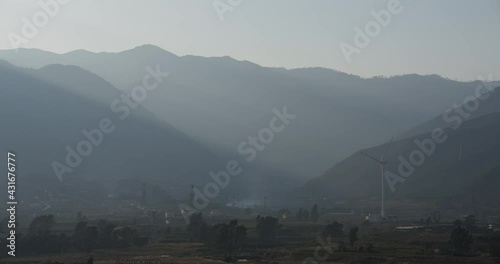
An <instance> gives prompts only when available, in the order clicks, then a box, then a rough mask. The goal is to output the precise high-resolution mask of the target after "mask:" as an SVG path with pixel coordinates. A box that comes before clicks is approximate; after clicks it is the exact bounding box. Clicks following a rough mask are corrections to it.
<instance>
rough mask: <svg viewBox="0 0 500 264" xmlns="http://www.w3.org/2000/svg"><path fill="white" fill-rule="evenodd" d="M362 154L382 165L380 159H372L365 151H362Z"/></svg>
mask: <svg viewBox="0 0 500 264" xmlns="http://www.w3.org/2000/svg"><path fill="white" fill-rule="evenodd" d="M360 153H361V154H363V155H365V156H367V157H368V158H370V159H372V160H374V161H376V162H377V163H380V161H379V160H378V159H376V158H374V157H372V156H370V155H368V154H366V153H364V152H363V151H360Z"/></svg>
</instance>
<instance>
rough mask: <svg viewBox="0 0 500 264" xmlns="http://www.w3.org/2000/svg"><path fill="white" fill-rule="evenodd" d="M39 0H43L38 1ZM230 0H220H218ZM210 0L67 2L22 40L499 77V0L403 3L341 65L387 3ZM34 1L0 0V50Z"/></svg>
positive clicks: (358, 69)
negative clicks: (347, 48)
mask: <svg viewBox="0 0 500 264" xmlns="http://www.w3.org/2000/svg"><path fill="white" fill-rule="evenodd" d="M42 1H43V2H46V1H50V0H42ZM228 1H235V0H220V2H222V3H228ZM213 2H214V1H213V0H140V1H139V0H137V1H124V0H72V1H70V2H69V3H68V4H67V5H65V6H62V7H61V10H60V11H59V12H58V13H57V14H56V15H55V16H54V17H51V18H50V19H49V20H48V23H47V25H46V26H45V27H44V28H40V29H39V32H38V33H37V34H36V35H35V36H34V37H32V38H29V39H28V43H27V45H25V46H26V47H32V48H39V49H43V50H49V51H54V52H58V53H62V52H67V51H71V50H75V49H86V50H91V51H121V50H126V49H130V48H133V47H135V46H138V45H142V44H154V45H157V46H160V47H162V48H164V49H166V50H168V51H170V52H173V53H175V54H177V55H187V54H193V55H201V56H231V57H233V58H236V59H239V60H249V61H252V62H255V63H258V64H260V65H263V66H278V67H286V68H300V67H312V66H320V67H327V68H332V69H336V70H340V71H344V72H348V73H353V74H357V75H361V76H374V75H397V74H404V73H419V74H431V73H436V74H440V75H443V76H446V77H449V78H452V79H459V80H470V79H477V78H478V77H479V76H487V75H489V74H493V78H494V79H500V50H499V47H500V1H495V0H468V1H466V0H441V1H437V0H436V1H434V0H418V1H411V0H401V6H402V8H403V10H402V11H401V13H399V14H396V15H392V19H391V22H390V23H389V24H388V25H387V26H386V27H382V28H381V30H380V34H379V35H377V36H374V37H372V38H371V43H370V44H369V45H368V46H367V47H365V48H363V49H360V53H359V54H354V55H352V57H351V58H352V62H351V63H348V62H347V61H346V59H345V57H344V55H343V54H342V52H341V50H340V48H339V44H340V43H342V42H345V43H348V44H350V45H353V44H354V43H353V42H354V41H353V40H354V36H355V31H354V28H355V27H359V28H361V29H364V27H365V24H366V23H368V22H370V21H374V18H373V17H372V15H371V14H370V11H371V10H374V11H379V10H382V9H387V3H388V2H389V0H380V1H378V0H377V1H356V0H343V1H338V0H335V1H333V0H332V1H328V0H303V1H298V0H242V2H241V4H240V5H237V6H235V7H233V8H234V9H233V10H232V11H229V12H226V13H225V14H224V20H223V21H221V20H220V19H219V16H218V14H217V12H216V10H215V8H214V6H213ZM40 10H42V9H41V7H40V5H39V4H38V1H34V0H33V1H29V0H0V25H1V26H0V35H1V36H2V38H0V49H10V48H12V46H11V44H10V41H9V40H8V37H7V36H8V34H9V32H13V33H15V34H18V35H21V36H22V31H21V28H22V26H23V24H24V22H23V17H25V18H26V19H28V20H30V21H31V20H33V16H34V15H35V14H36V13H37V12H39V11H40Z"/></svg>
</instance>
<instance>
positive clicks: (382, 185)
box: [361, 137, 393, 218]
mask: <svg viewBox="0 0 500 264" xmlns="http://www.w3.org/2000/svg"><path fill="white" fill-rule="evenodd" d="M392 139H393V138H392V137H391V140H390V141H389V143H388V144H387V147H386V148H385V151H384V153H383V154H382V157H381V158H380V159H377V158H375V157H373V156H371V155H368V154H366V153H364V152H361V154H363V155H365V156H367V157H368V158H370V159H372V160H374V161H375V162H377V163H378V164H379V165H380V171H381V172H382V176H381V178H380V181H381V187H382V206H381V208H380V216H381V217H382V218H384V217H385V209H384V172H385V164H387V163H388V162H387V161H385V160H384V157H385V154H386V153H387V151H388V150H389V147H390V146H391V143H392Z"/></svg>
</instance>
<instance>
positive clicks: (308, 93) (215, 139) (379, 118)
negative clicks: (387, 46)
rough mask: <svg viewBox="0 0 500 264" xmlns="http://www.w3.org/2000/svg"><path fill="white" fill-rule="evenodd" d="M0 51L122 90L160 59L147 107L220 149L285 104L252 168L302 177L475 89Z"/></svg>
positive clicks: (144, 57)
mask: <svg viewBox="0 0 500 264" xmlns="http://www.w3.org/2000/svg"><path fill="white" fill-rule="evenodd" d="M0 58H2V59H5V60H8V61H10V62H12V63H14V64H16V65H19V66H24V67H35V68H38V67H41V66H44V65H47V64H54V63H60V64H68V65H76V66H79V67H82V68H84V69H86V70H88V71H90V72H93V73H95V74H97V75H99V76H101V77H103V78H104V79H106V80H107V81H109V82H110V83H111V84H113V85H114V86H116V87H117V88H119V89H120V90H122V91H125V92H130V90H131V89H132V87H134V86H135V85H137V84H139V83H140V82H141V80H142V78H143V76H144V72H145V71H144V68H145V67H146V66H148V65H151V66H154V65H157V64H159V65H160V67H161V68H162V69H163V70H165V71H169V72H170V73H171V75H170V76H169V78H168V80H167V81H166V82H164V83H162V85H161V87H159V88H158V89H157V90H155V91H154V92H152V93H151V96H149V97H148V99H146V100H144V101H143V102H142V105H143V106H144V107H145V108H146V109H148V110H150V111H151V112H152V113H154V114H155V115H156V116H158V117H159V118H160V119H163V120H165V121H166V122H168V123H169V124H172V125H173V126H175V127H176V128H178V129H179V130H180V131H182V132H183V133H185V134H187V135H189V136H190V137H192V138H193V139H196V140H198V141H199V142H201V143H203V144H205V145H206V146H208V147H209V148H211V149H212V150H214V151H216V152H217V153H218V155H219V156H228V155H229V156H230V155H233V156H234V157H235V158H241V156H240V155H239V154H238V153H237V151H236V149H237V146H238V144H239V143H240V142H241V141H243V140H245V139H246V138H247V137H248V136H250V135H254V134H256V133H257V132H258V131H259V130H260V129H261V128H264V127H266V126H268V125H269V124H268V123H269V120H270V119H271V117H272V115H273V114H272V109H274V108H278V109H281V108H282V107H284V106H286V107H287V109H288V111H289V112H290V113H293V114H296V115H297V118H296V119H295V120H293V122H292V123H291V124H290V126H289V127H287V128H286V129H285V130H284V131H283V132H281V133H280V134H279V135H276V136H275V138H274V140H273V142H272V143H271V144H270V145H268V146H267V147H266V149H265V151H262V152H260V153H259V155H258V158H257V159H256V161H255V162H254V163H252V164H251V166H252V167H254V169H255V171H256V172H260V173H263V171H264V170H267V171H268V172H269V173H263V174H266V175H269V174H274V171H279V173H280V175H282V176H287V177H288V178H295V179H299V180H300V181H304V180H305V179H310V178H313V177H316V176H318V175H321V174H322V173H323V172H324V171H326V170H327V169H328V168H329V167H330V166H331V164H333V163H335V162H337V161H340V160H342V159H344V158H345V157H347V156H349V155H351V154H352V153H354V152H355V151H357V150H359V149H361V148H366V147H367V146H375V145H377V144H381V143H383V142H385V141H386V140H387V139H388V138H389V137H390V136H391V135H399V134H402V133H404V132H405V131H408V130H409V129H411V128H412V127H415V126H416V125H418V124H420V123H423V122H425V121H427V120H429V119H431V118H432V117H434V116H436V115H438V114H439V113H442V112H443V111H445V110H446V109H448V108H450V107H451V106H452V105H453V103H455V102H461V101H463V99H464V98H465V97H466V96H468V95H470V94H473V92H474V88H475V86H476V82H457V81H453V80H449V79H444V78H442V77H439V76H436V75H430V76H420V75H414V74H412V75H405V76H396V77H391V78H370V79H364V78H360V77H358V76H355V75H349V74H345V73H342V72H338V71H333V70H329V69H324V68H304V69H292V70H286V69H280V68H266V67H261V66H259V65H257V64H254V63H251V62H248V61H237V60H234V59H232V58H230V57H214V58H205V57H199V56H182V57H179V56H176V55H174V54H172V53H170V52H167V51H165V50H163V49H161V48H158V47H155V46H152V45H144V46H140V47H136V48H134V49H131V50H127V51H123V52H118V53H93V52H88V51H83V50H79V51H73V52H69V53H66V54H55V53H50V52H45V51H40V50H30V49H20V50H19V52H18V53H15V52H13V51H0ZM271 172H273V173H271Z"/></svg>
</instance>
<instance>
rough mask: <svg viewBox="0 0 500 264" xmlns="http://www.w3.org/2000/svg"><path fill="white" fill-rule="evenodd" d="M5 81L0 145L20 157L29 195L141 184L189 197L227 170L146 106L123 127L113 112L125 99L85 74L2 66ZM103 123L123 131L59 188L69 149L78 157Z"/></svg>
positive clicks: (0, 106) (133, 112) (96, 150)
mask: <svg viewBox="0 0 500 264" xmlns="http://www.w3.org/2000/svg"><path fill="white" fill-rule="evenodd" d="M0 79H1V80H2V83H1V84H0V93H1V94H2V96H1V97H0V121H1V123H2V124H3V126H2V132H1V133H0V142H2V149H4V150H5V149H8V150H12V151H16V152H17V155H18V165H19V173H20V175H22V176H20V179H21V180H22V181H24V183H29V184H24V185H23V192H22V193H23V194H25V195H26V194H29V193H30V190H31V189H35V188H46V189H48V190H52V189H53V188H56V187H57V186H60V185H61V184H62V185H67V184H72V183H75V182H76V183H78V182H81V181H84V180H88V181H95V182H97V183H98V185H99V186H96V188H101V187H108V188H112V186H113V184H115V183H116V181H117V180H118V179H122V178H138V179H141V180H143V181H145V182H148V183H151V184H154V185H157V186H161V187H162V188H164V189H165V190H168V191H169V193H170V194H172V195H174V196H175V195H176V196H177V197H184V196H185V195H186V193H188V190H189V189H188V188H189V185H190V184H191V183H195V184H204V183H205V182H206V181H207V177H208V176H207V173H208V172H209V170H212V169H214V168H217V166H219V164H222V163H219V160H218V159H217V158H216V157H215V156H214V155H213V154H212V153H211V152H210V151H208V150H207V149H206V148H205V147H204V146H202V145H201V144H199V143H197V142H196V141H194V140H192V139H191V138H189V137H188V136H186V135H184V134H183V133H181V132H179V131H178V130H177V129H175V128H174V127H172V126H170V125H168V124H167V123H165V122H164V121H162V120H160V119H158V118H157V117H156V116H155V115H154V114H152V113H150V112H149V111H148V110H146V109H144V108H143V107H141V106H139V107H137V108H135V109H131V110H130V115H129V116H128V117H127V118H126V119H123V120H121V119H119V118H118V116H119V115H118V114H117V113H114V112H112V111H111V109H110V104H111V102H112V101H113V100H114V99H117V98H120V96H121V95H122V94H123V93H122V92H120V91H119V90H118V89H116V88H115V87H113V86H112V85H111V84H110V83H109V82H107V81H105V80H103V79H102V78H100V77H98V76H97V75H95V74H93V73H90V72H87V71H85V70H83V69H81V68H79V67H76V66H63V65H50V66H46V67H43V68H41V69H38V70H34V69H24V68H17V67H15V66H12V65H10V64H8V63H7V62H5V61H0ZM102 118H109V119H110V120H111V121H112V122H113V125H114V126H115V130H114V131H112V132H111V133H110V134H104V138H103V140H102V143H101V144H100V145H97V146H94V147H93V150H92V153H91V154H90V155H89V156H87V157H83V161H82V162H81V164H80V165H79V166H77V167H76V168H74V171H73V172H71V173H65V174H63V182H62V183H61V184H59V183H58V179H57V177H56V175H55V173H54V171H53V168H52V166H51V164H52V162H54V161H58V162H60V163H61V164H66V162H65V158H66V155H67V153H68V151H67V150H66V149H65V148H66V146H70V147H71V148H72V149H73V150H76V148H77V143H79V142H80V141H82V140H86V139H87V138H86V137H85V136H84V135H83V134H82V130H84V129H85V130H87V131H90V130H92V129H95V128H98V127H99V122H100V120H101V119H102ZM97 138H98V137H97ZM183 191H185V192H183Z"/></svg>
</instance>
